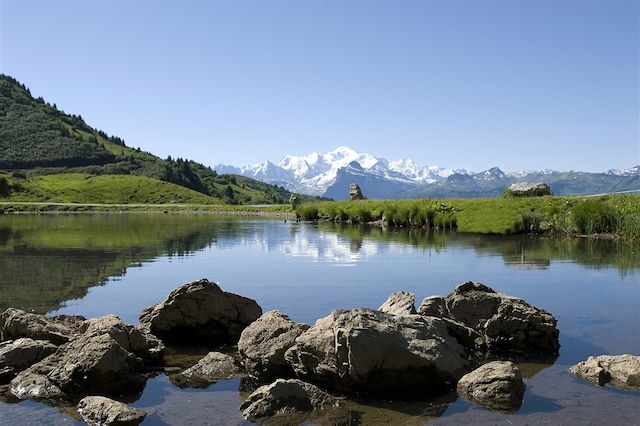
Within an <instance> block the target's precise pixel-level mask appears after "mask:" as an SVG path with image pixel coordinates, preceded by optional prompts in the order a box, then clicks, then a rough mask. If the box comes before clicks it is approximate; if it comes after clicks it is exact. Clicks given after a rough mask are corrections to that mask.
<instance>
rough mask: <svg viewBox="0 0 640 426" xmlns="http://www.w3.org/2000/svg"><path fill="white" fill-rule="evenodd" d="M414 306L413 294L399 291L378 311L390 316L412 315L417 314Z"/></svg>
mask: <svg viewBox="0 0 640 426" xmlns="http://www.w3.org/2000/svg"><path fill="white" fill-rule="evenodd" d="M415 305H416V295H415V294H413V293H407V292H404V291H399V292H396V293H393V294H392V295H391V296H389V298H388V299H387V300H386V301H385V302H384V303H383V304H382V306H380V307H379V308H378V310H379V311H382V312H386V313H388V314H392V315H414V314H416V313H417V311H416V306H415Z"/></svg>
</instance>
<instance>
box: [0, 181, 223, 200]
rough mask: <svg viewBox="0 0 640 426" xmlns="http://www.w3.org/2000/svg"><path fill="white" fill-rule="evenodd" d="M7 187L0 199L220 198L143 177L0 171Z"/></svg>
mask: <svg viewBox="0 0 640 426" xmlns="http://www.w3.org/2000/svg"><path fill="white" fill-rule="evenodd" d="M2 178H4V179H5V180H6V181H7V182H8V185H9V186H10V188H11V190H10V191H5V192H8V194H7V196H5V197H3V198H2V200H3V201H9V202H20V201H37V202H50V203H89V204H103V203H107V204H131V203H135V204H166V203H180V204H222V203H223V200H221V199H219V198H214V197H211V196H208V195H205V194H201V193H199V192H196V191H194V190H192V189H189V188H184V187H182V186H179V185H176V184H173V183H169V182H163V181H160V180H158V179H152V178H148V177H144V176H130V175H89V174H85V173H68V174H67V173H60V174H54V175H44V176H32V177H30V178H27V179H16V178H12V177H11V176H10V175H8V174H0V179H2Z"/></svg>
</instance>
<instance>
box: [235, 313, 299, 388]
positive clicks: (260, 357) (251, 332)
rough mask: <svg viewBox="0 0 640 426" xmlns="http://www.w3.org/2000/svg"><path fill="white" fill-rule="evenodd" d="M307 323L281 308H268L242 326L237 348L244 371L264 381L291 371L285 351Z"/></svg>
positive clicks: (283, 375)
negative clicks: (243, 327) (271, 309)
mask: <svg viewBox="0 0 640 426" xmlns="http://www.w3.org/2000/svg"><path fill="white" fill-rule="evenodd" d="M308 329H309V326H308V325H307V324H296V323H295V322H293V321H291V319H290V318H289V317H288V316H287V315H286V314H285V313H283V312H280V311H269V312H267V313H265V314H264V315H262V316H261V317H260V318H258V319H257V320H256V321H254V322H253V323H252V324H251V325H249V326H248V327H247V328H245V329H244V331H243V332H242V334H241V335H240V340H239V341H238V352H239V353H240V357H241V359H242V363H243V364H244V366H245V367H246V369H247V372H248V373H249V374H250V375H251V376H252V377H254V378H256V379H257V380H259V381H262V382H265V381H269V380H273V379H275V378H278V377H288V376H291V375H293V370H292V368H291V366H290V365H289V363H288V362H287V361H286V360H285V358H284V354H285V352H286V351H287V350H288V349H289V348H290V347H292V346H293V345H294V344H295V340H296V338H297V337H298V336H300V335H301V334H302V333H303V332H304V331H306V330H308Z"/></svg>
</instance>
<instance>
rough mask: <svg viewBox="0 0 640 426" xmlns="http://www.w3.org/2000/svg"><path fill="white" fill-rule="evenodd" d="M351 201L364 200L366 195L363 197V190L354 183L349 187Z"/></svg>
mask: <svg viewBox="0 0 640 426" xmlns="http://www.w3.org/2000/svg"><path fill="white" fill-rule="evenodd" d="M349 199H350V200H364V195H362V190H361V189H360V187H359V186H358V184H356V183H352V184H350V185H349Z"/></svg>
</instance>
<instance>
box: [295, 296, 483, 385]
mask: <svg viewBox="0 0 640 426" xmlns="http://www.w3.org/2000/svg"><path fill="white" fill-rule="evenodd" d="M285 358H286V359H287V361H288V362H289V363H290V364H291V365H292V367H293V369H294V370H295V372H296V375H298V377H300V378H303V379H304V380H308V381H310V382H313V383H317V384H319V385H325V386H328V387H331V388H334V389H339V390H344V391H371V392H380V391H384V392H388V391H389V390H390V389H394V388H395V389H397V390H412V389H415V388H420V389H422V390H424V389H425V388H426V389H429V390H431V391H433V392H438V391H442V390H449V389H452V388H453V387H454V386H455V382H456V381H457V380H458V379H459V378H460V377H461V376H462V375H463V374H465V373H466V372H468V371H469V369H470V365H471V364H470V361H469V360H468V357H467V354H466V353H465V350H464V348H463V347H462V346H461V345H460V344H459V343H458V342H457V340H456V339H455V338H454V337H452V336H451V335H449V333H448V329H447V324H446V322H445V321H444V320H442V319H440V318H434V317H421V316H418V315H412V316H401V315H391V314H387V313H384V312H380V311H376V310H373V309H368V308H355V309H349V310H336V311H333V312H332V313H331V314H330V315H329V316H327V317H324V318H321V319H319V320H318V321H317V322H316V323H315V325H314V326H313V327H311V328H310V329H309V330H307V331H305V332H304V333H302V334H301V335H300V336H299V337H298V338H297V339H296V344H295V346H293V347H292V348H291V349H289V350H288V351H287V352H286V354H285Z"/></svg>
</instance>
